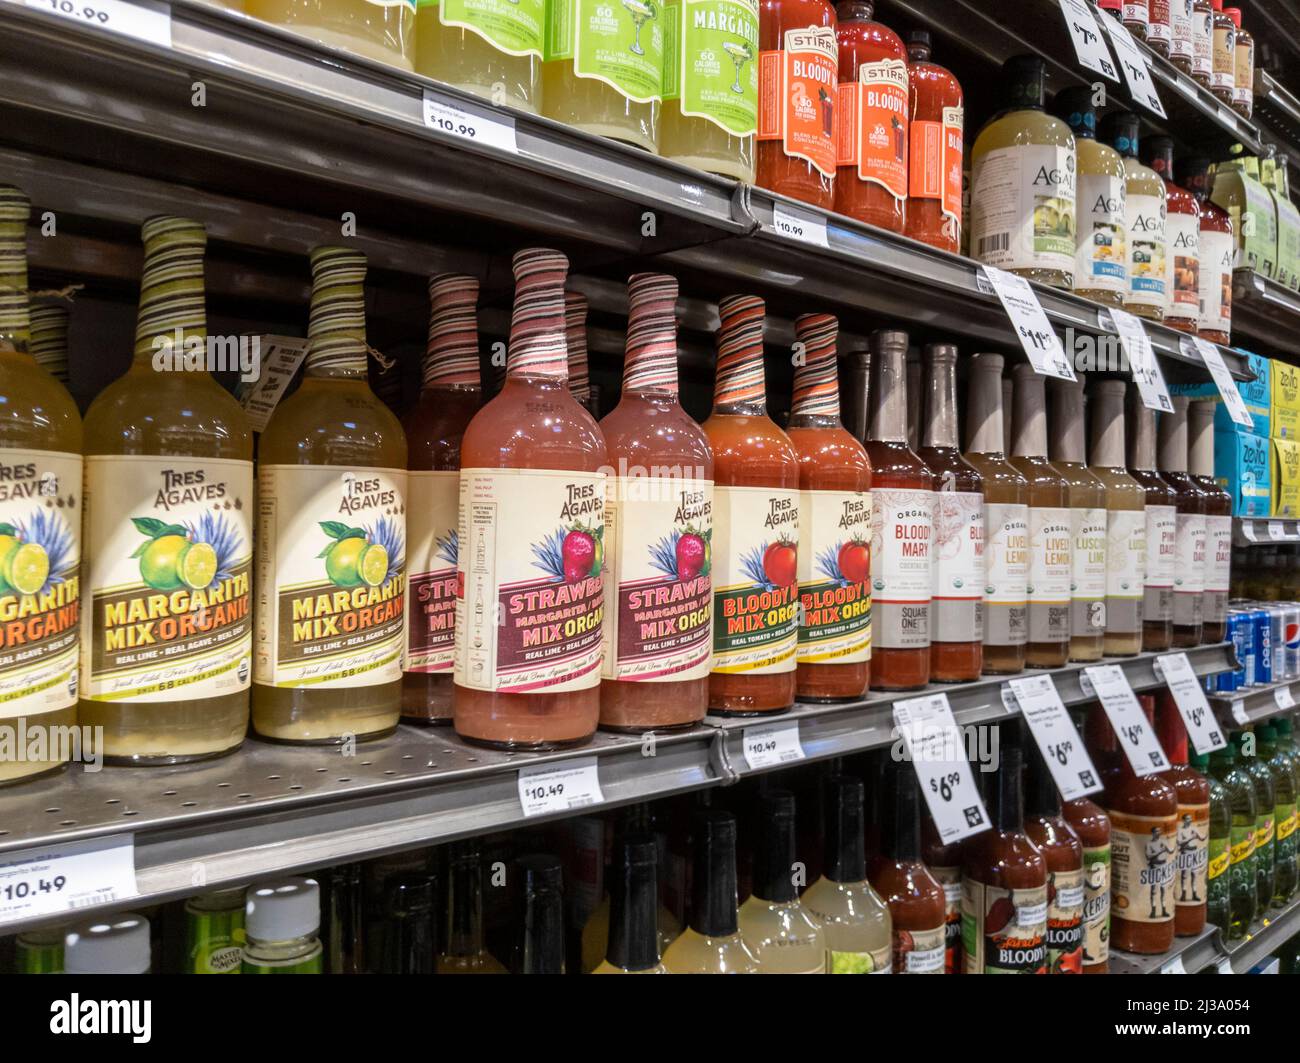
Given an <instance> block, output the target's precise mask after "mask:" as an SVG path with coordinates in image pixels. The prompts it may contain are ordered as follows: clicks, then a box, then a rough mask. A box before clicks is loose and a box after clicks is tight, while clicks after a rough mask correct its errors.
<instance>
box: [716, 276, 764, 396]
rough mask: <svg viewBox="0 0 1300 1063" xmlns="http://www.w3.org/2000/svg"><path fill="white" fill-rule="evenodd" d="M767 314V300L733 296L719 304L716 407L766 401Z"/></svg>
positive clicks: (751, 296) (747, 296)
mask: <svg viewBox="0 0 1300 1063" xmlns="http://www.w3.org/2000/svg"><path fill="white" fill-rule="evenodd" d="M763 313H764V304H763V300H762V299H760V298H758V296H756V295H729V296H727V297H726V298H725V299H723V300H722V301H721V302H719V303H718V316H719V318H720V319H721V325H720V326H719V328H718V336H717V341H718V369H717V376H716V379H715V381H714V387H713V405H714V406H731V405H735V404H737V403H756V402H757V403H761V402H763V401H764V398H765V384H764V379H763Z"/></svg>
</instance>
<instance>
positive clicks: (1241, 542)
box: [1232, 517, 1300, 546]
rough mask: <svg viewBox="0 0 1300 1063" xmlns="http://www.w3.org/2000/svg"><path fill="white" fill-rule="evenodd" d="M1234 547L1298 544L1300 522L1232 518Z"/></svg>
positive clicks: (1273, 518)
mask: <svg viewBox="0 0 1300 1063" xmlns="http://www.w3.org/2000/svg"><path fill="white" fill-rule="evenodd" d="M1232 543H1233V545H1234V546H1270V545H1276V544H1278V543H1300V520H1295V519H1284V518H1282V517H1233V518H1232Z"/></svg>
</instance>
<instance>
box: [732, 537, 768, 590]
mask: <svg viewBox="0 0 1300 1063" xmlns="http://www.w3.org/2000/svg"><path fill="white" fill-rule="evenodd" d="M766 553H767V543H760V544H759V545H758V546H756V547H754V549H752V550H749V551H747V552H745V553H743V554H741V555H740V570H741V571H742V572H743V573H744V574H745V575H746V577H748V579H749V581H750V582H751V583H754V584H756V585H757V586H759V587H762V588H763V590H765V591H773V590H776V584H775V583H772V582H770V581H769V580H768V578H767V572H766V571H765V570H764V569H763V556H764V555H765V554H766Z"/></svg>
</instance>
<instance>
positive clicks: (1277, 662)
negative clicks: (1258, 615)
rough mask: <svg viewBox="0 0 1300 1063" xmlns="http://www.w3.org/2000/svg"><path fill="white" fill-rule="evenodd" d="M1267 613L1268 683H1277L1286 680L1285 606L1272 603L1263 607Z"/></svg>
mask: <svg viewBox="0 0 1300 1063" xmlns="http://www.w3.org/2000/svg"><path fill="white" fill-rule="evenodd" d="M1264 611H1265V612H1267V613H1268V645H1269V650H1270V651H1271V652H1270V655H1269V660H1270V662H1271V663H1270V675H1269V679H1268V682H1270V683H1279V682H1281V681H1282V680H1283V679H1285V678H1286V606H1285V605H1282V604H1280V603H1278V602H1272V603H1270V604H1268V605H1266V606H1264Z"/></svg>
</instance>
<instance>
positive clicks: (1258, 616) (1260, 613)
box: [1247, 609, 1273, 687]
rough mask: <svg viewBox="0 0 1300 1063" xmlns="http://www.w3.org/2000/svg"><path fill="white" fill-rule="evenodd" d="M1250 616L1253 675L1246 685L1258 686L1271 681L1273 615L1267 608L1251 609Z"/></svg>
mask: <svg viewBox="0 0 1300 1063" xmlns="http://www.w3.org/2000/svg"><path fill="white" fill-rule="evenodd" d="M1250 616H1251V621H1252V623H1251V630H1252V635H1253V639H1254V643H1255V645H1254V648H1253V651H1252V656H1253V658H1254V661H1255V675H1254V677H1253V678H1252V679H1251V681H1250V683H1249V684H1248V685H1249V686H1257V687H1258V686H1264V685H1266V684H1268V683H1271V682H1273V616H1272V614H1271V613H1269V611H1268V610H1267V609H1252V610H1251V612H1250ZM1247 676H1249V672H1247Z"/></svg>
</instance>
